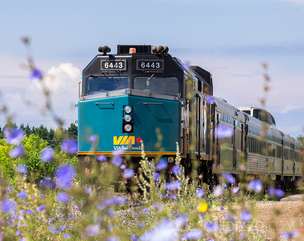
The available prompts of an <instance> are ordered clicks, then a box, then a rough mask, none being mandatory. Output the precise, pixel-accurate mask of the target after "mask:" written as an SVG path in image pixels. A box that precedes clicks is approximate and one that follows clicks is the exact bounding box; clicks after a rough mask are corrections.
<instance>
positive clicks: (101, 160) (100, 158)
mask: <svg viewBox="0 0 304 241" xmlns="http://www.w3.org/2000/svg"><path fill="white" fill-rule="evenodd" d="M97 160H98V161H100V162H104V161H106V160H107V158H106V157H105V156H104V155H101V156H98V157H97Z"/></svg>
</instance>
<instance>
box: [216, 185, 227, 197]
mask: <svg viewBox="0 0 304 241" xmlns="http://www.w3.org/2000/svg"><path fill="white" fill-rule="evenodd" d="M224 191H225V189H224V188H223V187H222V186H221V185H217V186H216V187H215V188H214V190H213V195H214V196H215V197H220V196H222V195H223V194H224Z"/></svg>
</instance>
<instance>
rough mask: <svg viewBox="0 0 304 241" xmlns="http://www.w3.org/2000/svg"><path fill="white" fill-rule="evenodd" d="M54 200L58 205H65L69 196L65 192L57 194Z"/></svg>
mask: <svg viewBox="0 0 304 241" xmlns="http://www.w3.org/2000/svg"><path fill="white" fill-rule="evenodd" d="M56 200H57V201H58V202H60V203H63V204H66V203H67V202H68V201H69V195H68V194H67V193H65V192H60V193H58V195H57V197H56Z"/></svg>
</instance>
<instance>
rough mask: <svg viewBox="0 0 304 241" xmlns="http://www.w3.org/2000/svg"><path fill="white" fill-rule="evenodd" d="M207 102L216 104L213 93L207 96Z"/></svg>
mask: <svg viewBox="0 0 304 241" xmlns="http://www.w3.org/2000/svg"><path fill="white" fill-rule="evenodd" d="M206 102H207V103H209V104H214V103H215V100H214V98H213V97H212V96H211V95H208V96H206Z"/></svg>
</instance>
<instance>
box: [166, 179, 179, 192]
mask: <svg viewBox="0 0 304 241" xmlns="http://www.w3.org/2000/svg"><path fill="white" fill-rule="evenodd" d="M181 187H182V184H181V183H180V182H179V181H174V182H168V183H166V185H165V189H167V190H176V189H180V188H181Z"/></svg>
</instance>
